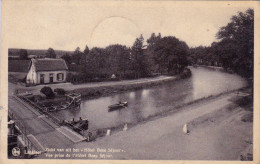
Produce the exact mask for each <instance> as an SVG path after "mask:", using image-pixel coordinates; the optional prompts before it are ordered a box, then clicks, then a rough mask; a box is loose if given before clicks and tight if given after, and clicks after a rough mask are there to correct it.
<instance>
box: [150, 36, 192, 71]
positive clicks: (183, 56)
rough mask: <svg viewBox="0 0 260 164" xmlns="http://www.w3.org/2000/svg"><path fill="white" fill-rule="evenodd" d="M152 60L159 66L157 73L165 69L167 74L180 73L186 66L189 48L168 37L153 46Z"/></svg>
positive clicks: (174, 38) (183, 43)
mask: <svg viewBox="0 0 260 164" xmlns="http://www.w3.org/2000/svg"><path fill="white" fill-rule="evenodd" d="M154 53H155V56H154V60H155V62H156V63H157V64H159V72H162V70H164V69H166V70H167V72H168V73H171V72H172V73H180V72H181V71H182V70H183V69H184V68H185V67H186V66H187V65H188V60H187V56H188V55H189V47H188V46H187V44H186V43H185V42H183V41H180V40H179V39H177V38H176V37H173V36H168V37H164V38H162V39H160V41H158V42H157V43H156V44H155V45H154Z"/></svg>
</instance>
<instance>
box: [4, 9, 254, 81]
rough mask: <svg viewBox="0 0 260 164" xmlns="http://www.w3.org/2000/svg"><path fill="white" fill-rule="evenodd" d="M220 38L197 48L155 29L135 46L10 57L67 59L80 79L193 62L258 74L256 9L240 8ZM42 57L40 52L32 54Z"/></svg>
mask: <svg viewBox="0 0 260 164" xmlns="http://www.w3.org/2000/svg"><path fill="white" fill-rule="evenodd" d="M216 37H217V39H218V42H214V43H212V44H211V46H209V47H202V46H199V47H192V48H189V47H188V45H187V44H186V43H185V42H184V41H181V40H179V39H178V38H176V37H174V36H165V37H162V36H161V34H160V33H159V34H157V35H156V34H155V33H152V34H151V36H150V37H149V38H148V39H147V40H146V43H147V44H144V38H143V36H142V35H140V37H138V38H136V40H135V42H134V44H133V45H132V46H131V47H127V46H124V45H120V44H115V45H109V46H107V47H105V48H99V47H93V48H92V49H91V50H89V48H88V46H86V48H85V49H84V50H83V51H81V50H80V48H79V47H78V48H76V50H75V51H74V52H71V51H58V50H53V49H52V48H49V49H48V50H24V49H19V50H18V49H9V56H16V55H17V54H18V55H17V56H19V58H20V59H22V60H27V59H28V58H29V57H49V58H63V59H64V60H65V61H66V63H67V64H68V66H69V69H70V71H73V72H75V74H74V75H73V76H77V77H73V78H74V79H77V78H78V79H79V78H81V79H82V77H88V78H92V79H93V78H109V77H111V76H112V75H113V76H115V77H118V78H120V79H130V78H140V77H148V76H153V75H157V74H168V75H176V74H179V73H181V72H183V70H184V69H185V67H186V66H188V65H189V64H190V65H193V64H200V65H211V66H221V67H224V68H225V69H226V70H231V71H232V72H236V73H238V74H240V75H241V76H244V77H248V78H250V77H253V65H254V63H253V56H254V11H253V9H248V10H247V11H246V12H245V13H242V12H239V13H238V15H235V16H233V17H232V18H231V20H230V22H229V23H228V24H227V25H226V26H225V27H222V28H221V29H220V30H219V32H218V33H217V34H216ZM30 55H36V56H30Z"/></svg>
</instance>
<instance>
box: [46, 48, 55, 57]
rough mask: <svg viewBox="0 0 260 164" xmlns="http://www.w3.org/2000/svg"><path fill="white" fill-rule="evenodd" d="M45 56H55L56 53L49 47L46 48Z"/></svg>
mask: <svg viewBox="0 0 260 164" xmlns="http://www.w3.org/2000/svg"><path fill="white" fill-rule="evenodd" d="M46 57H47V58H56V54H55V51H54V49H52V48H49V49H48V50H47V54H46Z"/></svg>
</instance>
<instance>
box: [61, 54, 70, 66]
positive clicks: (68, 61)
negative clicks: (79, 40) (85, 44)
mask: <svg viewBox="0 0 260 164" xmlns="http://www.w3.org/2000/svg"><path fill="white" fill-rule="evenodd" d="M61 58H62V59H64V60H65V61H66V63H67V64H71V63H72V61H71V56H70V55H69V54H68V53H66V54H65V55H63V56H62V57H61Z"/></svg>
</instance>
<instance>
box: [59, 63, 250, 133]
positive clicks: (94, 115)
mask: <svg viewBox="0 0 260 164" xmlns="http://www.w3.org/2000/svg"><path fill="white" fill-rule="evenodd" d="M191 70H192V77H191V78H188V79H182V80H178V81H175V82H171V83H167V84H164V85H160V86H156V87H153V88H150V89H141V90H137V91H129V92H125V93H122V94H117V95H114V96H108V97H101V98H98V99H95V100H85V101H82V104H81V106H80V109H75V110H64V111H59V112H55V113H54V114H55V115H56V116H57V117H59V118H61V119H72V118H73V117H74V118H76V119H78V118H79V117H82V118H87V119H88V120H89V122H90V124H89V128H90V129H91V130H92V129H100V128H110V127H115V126H118V125H122V124H124V123H136V122H139V121H142V120H143V119H144V118H147V117H149V116H150V115H155V114H156V113H159V112H162V111H165V110H170V109H173V108H174V107H176V106H177V105H182V104H184V103H187V102H191V101H194V100H197V99H200V98H202V97H207V96H210V95H216V94H219V93H222V92H225V91H228V90H233V89H238V88H241V87H243V86H245V85H246V81H245V80H244V79H242V78H241V77H239V76H237V75H232V74H228V73H223V72H217V71H213V70H208V69H205V68H192V69H191ZM118 101H128V103H129V105H128V107H127V108H124V109H121V110H117V111H113V112H108V106H109V105H111V104H115V103H117V102H118Z"/></svg>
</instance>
